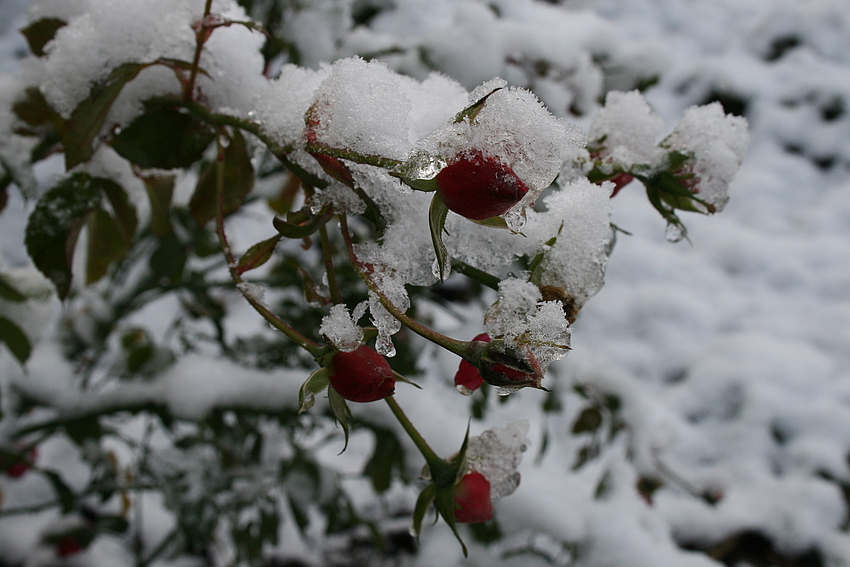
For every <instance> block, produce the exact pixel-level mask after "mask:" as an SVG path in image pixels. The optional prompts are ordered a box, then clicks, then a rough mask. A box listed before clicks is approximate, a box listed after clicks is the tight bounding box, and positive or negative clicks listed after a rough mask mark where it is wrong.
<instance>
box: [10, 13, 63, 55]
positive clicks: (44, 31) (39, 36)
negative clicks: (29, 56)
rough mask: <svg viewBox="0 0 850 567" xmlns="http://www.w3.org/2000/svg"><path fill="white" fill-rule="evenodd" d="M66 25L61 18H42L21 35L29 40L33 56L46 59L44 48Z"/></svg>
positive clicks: (23, 30) (24, 29) (25, 29)
mask: <svg viewBox="0 0 850 567" xmlns="http://www.w3.org/2000/svg"><path fill="white" fill-rule="evenodd" d="M65 25H67V23H66V22H65V21H64V20H60V19H59V18H41V19H40V20H36V21H34V22H33V23H31V24H30V25H28V26H27V27H25V28H23V29H22V30H21V33H22V34H23V35H24V37H25V38H27V43H28V44H29V46H30V51H32V52H33V55H35V56H37V57H44V55H45V53H44V46H45V45H47V44H48V43H49V42H50V41H51V40H52V39H53V37H54V36H55V35H56V31H57V30H58V29H59V28H61V27H63V26H65Z"/></svg>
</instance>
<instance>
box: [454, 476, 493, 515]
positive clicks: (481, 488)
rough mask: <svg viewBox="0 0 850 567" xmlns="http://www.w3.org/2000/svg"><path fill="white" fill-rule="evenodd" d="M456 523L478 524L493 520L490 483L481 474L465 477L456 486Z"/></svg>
mask: <svg viewBox="0 0 850 567" xmlns="http://www.w3.org/2000/svg"><path fill="white" fill-rule="evenodd" d="M454 506H455V521H456V522H458V523H461V524H477V523H479V522H486V521H488V520H490V519H492V518H493V501H492V500H491V499H490V481H489V480H487V477H485V476H484V475H483V474H481V473H480V472H471V473H468V474H466V475H464V476H463V477H462V478H461V479H460V481H459V482H458V483H457V484H456V485H455V491H454Z"/></svg>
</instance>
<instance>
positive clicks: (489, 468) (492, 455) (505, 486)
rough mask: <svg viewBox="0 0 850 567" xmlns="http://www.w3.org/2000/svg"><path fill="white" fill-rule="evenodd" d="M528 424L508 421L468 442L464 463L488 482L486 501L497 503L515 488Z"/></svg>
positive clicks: (526, 442)
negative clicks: (488, 498) (488, 494)
mask: <svg viewBox="0 0 850 567" xmlns="http://www.w3.org/2000/svg"><path fill="white" fill-rule="evenodd" d="M528 428H529V423H528V420H525V419H522V420H516V421H511V422H510V423H508V424H507V425H506V426H505V427H494V428H493V429H488V430H487V431H485V432H483V433H482V434H481V435H478V436H476V437H471V438H470V439H469V447H468V449H467V452H466V459H467V464H468V467H469V470H473V471H477V472H480V473H481V474H483V475H484V476H485V477H486V478H487V480H488V481H490V498H491V499H492V500H497V499H499V498H502V497H503V496H507V495H509V494H511V493H513V491H514V490H516V489H517V487H518V486H519V481H520V473H519V471H518V470H517V469H518V468H519V465H520V463H521V462H522V453H523V452H524V451H525V450H526V449H527V448H528Z"/></svg>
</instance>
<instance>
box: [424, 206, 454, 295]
mask: <svg viewBox="0 0 850 567" xmlns="http://www.w3.org/2000/svg"><path fill="white" fill-rule="evenodd" d="M448 214H449V209H448V207H446V204H445V203H444V202H443V198H442V197H440V194H439V193H434V198H433V199H431V207H430V209H429V210H428V226H429V227H430V229H431V242H432V243H433V244H434V254H436V255H437V268H438V269H439V270H440V281H443V276H444V275H445V273H446V268H447V267H448V265H449V261H450V259H449V253H448V251H447V250H446V246H445V244H443V228H444V227H445V226H446V217H447V216H448Z"/></svg>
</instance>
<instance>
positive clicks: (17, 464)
mask: <svg viewBox="0 0 850 567" xmlns="http://www.w3.org/2000/svg"><path fill="white" fill-rule="evenodd" d="M37 456H38V451H37V449H36V448H35V447H33V448H32V449H30V450H29V451H28V453H27V454H26V455H22V454H18V453H15V452H12V451H7V450H0V471H2V472H3V473H4V474H5V475H6V476H8V477H9V478H20V477H22V476H23V475H24V474H26V473H27V471H29V470H30V469H31V468H32V464H33V462H34V461H35V459H36V457H37Z"/></svg>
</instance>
